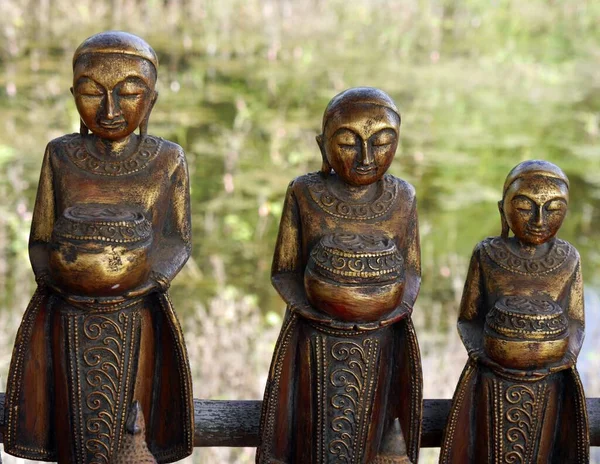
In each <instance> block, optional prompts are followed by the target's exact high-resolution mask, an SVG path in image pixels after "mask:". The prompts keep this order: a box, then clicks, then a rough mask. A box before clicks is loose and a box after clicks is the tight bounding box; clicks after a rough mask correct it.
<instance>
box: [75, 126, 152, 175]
mask: <svg viewBox="0 0 600 464" xmlns="http://www.w3.org/2000/svg"><path fill="white" fill-rule="evenodd" d="M162 144H163V140H162V139H161V138H158V137H152V136H150V135H146V136H145V137H144V139H143V140H142V141H141V142H140V144H139V147H138V149H137V151H136V152H135V153H133V154H132V155H130V156H129V157H127V158H125V159H122V160H121V159H103V158H99V157H97V156H95V155H93V154H92V153H90V152H89V151H88V149H87V148H86V146H85V142H84V139H83V137H82V136H80V135H78V134H73V135H71V136H68V137H67V138H66V144H65V152H66V153H67V156H68V157H69V159H70V160H71V161H72V162H73V163H74V164H75V165H76V166H78V167H79V168H81V169H83V170H84V171H87V172H90V173H92V174H98V175H100V176H113V177H116V176H124V175H127V174H133V173H135V172H138V171H141V170H142V169H144V168H145V167H146V166H148V164H149V163H150V162H151V161H152V160H153V159H154V158H156V156H157V155H158V153H159V152H160V147H161V146H162Z"/></svg>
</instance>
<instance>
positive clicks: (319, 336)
mask: <svg viewBox="0 0 600 464" xmlns="http://www.w3.org/2000/svg"><path fill="white" fill-rule="evenodd" d="M399 131H400V113H399V112H398V109H397V108H396V105H395V104H394V102H393V101H392V99H391V98H390V97H389V96H388V95H387V94H386V93H384V92H382V91H381V90H378V89H374V88H353V89H349V90H346V91H345V92H342V93H341V94H339V95H337V96H336V97H335V98H333V100H331V102H330V103H329V105H328V106H327V109H326V110H325V114H324V117H323V131H322V134H321V135H319V136H318V137H317V143H318V145H319V147H320V149H321V154H322V157H323V164H322V168H321V171H320V172H315V173H310V174H306V175H303V176H300V177H298V178H297V179H295V180H293V181H292V182H291V183H290V185H289V187H288V190H287V193H286V198H285V204H284V207H283V214H282V217H281V222H280V228H279V236H278V238H277V245H276V247H275V254H274V258H273V267H272V281H273V285H274V286H275V288H276V290H277V291H278V292H279V294H280V295H281V297H282V298H283V300H284V301H285V302H286V304H287V311H286V315H285V320H284V323H283V327H282V330H281V334H280V336H279V340H278V341H277V345H276V347H275V353H274V355H273V361H272V364H271V369H270V373H269V377H268V380H267V386H266V390H265V398H264V402H263V411H262V419H261V432H260V433H261V445H260V447H259V449H258V454H257V458H256V462H257V463H258V464H274V463H277V464H292V463H294V464H300V463H301V464H325V463H331V462H348V463H350V462H352V463H356V464H383V463H386V464H400V463H409V462H413V463H414V462H416V461H417V457H418V450H419V440H420V432H421V399H422V382H421V378H422V376H421V361H420V355H419V347H418V343H417V338H416V335H415V331H414V328H413V324H412V322H411V317H410V316H411V313H412V309H413V306H414V303H415V299H416V297H417V294H418V292H419V287H420V281H421V279H420V249H419V234H418V223H417V210H416V198H415V191H414V189H413V187H412V186H411V185H410V184H408V183H407V182H405V181H403V180H401V179H398V178H396V177H393V176H391V175H389V174H386V171H387V170H388V168H389V166H390V164H391V163H392V160H393V158H394V154H395V152H396V148H397V146H398V137H399Z"/></svg>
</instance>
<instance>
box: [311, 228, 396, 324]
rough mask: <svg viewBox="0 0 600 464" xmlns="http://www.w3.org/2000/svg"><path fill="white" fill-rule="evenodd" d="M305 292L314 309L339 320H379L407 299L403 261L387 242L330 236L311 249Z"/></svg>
mask: <svg viewBox="0 0 600 464" xmlns="http://www.w3.org/2000/svg"><path fill="white" fill-rule="evenodd" d="M304 289H305V292H306V296H307V298H308V301H309V302H310V303H311V305H313V306H314V307H315V308H317V309H319V310H321V311H323V312H324V313H326V314H329V315H330V316H332V317H334V318H335V319H336V320H341V321H349V322H350V321H352V322H373V321H378V320H380V319H381V318H383V317H384V316H385V315H387V314H389V313H390V312H392V311H393V310H394V309H395V308H396V307H397V306H398V305H399V304H400V301H401V299H402V293H403V290H404V280H403V260H402V256H401V255H400V253H399V252H398V250H397V249H396V245H395V243H394V242H393V241H392V240H390V239H388V238H385V237H377V236H372V235H350V234H337V235H326V236H324V237H323V238H322V239H321V240H320V242H319V243H318V244H317V245H316V246H315V247H314V248H313V250H311V253H310V257H309V260H308V264H307V266H306V269H305V272H304Z"/></svg>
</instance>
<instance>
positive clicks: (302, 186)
mask: <svg viewBox="0 0 600 464" xmlns="http://www.w3.org/2000/svg"><path fill="white" fill-rule="evenodd" d="M319 185H323V186H325V183H324V182H323V178H322V176H321V174H320V173H318V172H309V173H308V174H303V175H301V176H298V177H296V178H295V179H293V180H292V181H291V182H290V183H289V185H288V192H290V193H292V194H294V195H298V194H300V195H302V194H303V192H304V191H305V190H306V189H309V188H311V187H314V186H319Z"/></svg>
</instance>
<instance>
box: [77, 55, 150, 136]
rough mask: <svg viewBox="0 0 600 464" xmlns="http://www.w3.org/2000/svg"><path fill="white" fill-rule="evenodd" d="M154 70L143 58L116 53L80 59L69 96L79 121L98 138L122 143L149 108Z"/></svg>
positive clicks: (137, 125) (136, 126)
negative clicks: (73, 98)
mask: <svg viewBox="0 0 600 464" xmlns="http://www.w3.org/2000/svg"><path fill="white" fill-rule="evenodd" d="M155 80H156V74H155V70H154V68H153V66H152V64H151V63H149V62H148V61H146V60H145V59H143V58H139V57H136V56H130V55H119V54H100V53H98V54H93V53H92V54H89V55H86V56H83V57H81V58H80V59H79V60H78V61H77V64H76V66H75V69H74V72H73V88H72V92H73V96H74V97H75V104H76V105H77V111H79V115H80V116H81V119H82V120H83V122H84V123H85V125H86V126H87V127H88V129H89V130H90V131H92V132H93V133H94V134H95V135H97V136H98V137H101V138H104V139H109V140H122V139H124V138H125V137H127V136H128V135H130V134H131V133H132V132H133V131H135V130H136V129H137V128H138V127H139V125H140V124H141V122H142V121H143V119H144V117H145V116H146V115H147V114H148V111H150V110H151V109H152V105H153V103H154V100H155V99H156V92H155V90H154V85H155Z"/></svg>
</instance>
